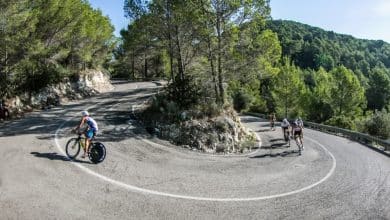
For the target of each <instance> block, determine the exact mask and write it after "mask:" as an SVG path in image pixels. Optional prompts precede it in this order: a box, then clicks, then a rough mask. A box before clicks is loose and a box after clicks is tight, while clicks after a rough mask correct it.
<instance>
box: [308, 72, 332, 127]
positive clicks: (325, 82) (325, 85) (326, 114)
mask: <svg viewBox="0 0 390 220" xmlns="http://www.w3.org/2000/svg"><path fill="white" fill-rule="evenodd" d="M311 74H312V76H313V81H314V82H313V83H314V85H313V87H312V88H311V91H310V92H308V96H309V100H308V101H307V102H305V103H307V105H306V106H305V109H306V113H307V119H308V120H310V121H314V122H324V121H326V120H328V119H330V118H331V117H332V108H331V106H330V104H329V103H330V101H331V99H332V97H331V94H330V90H331V86H332V82H333V79H332V75H331V74H330V73H328V72H326V71H325V69H323V68H320V69H319V70H318V71H316V72H312V73H311Z"/></svg>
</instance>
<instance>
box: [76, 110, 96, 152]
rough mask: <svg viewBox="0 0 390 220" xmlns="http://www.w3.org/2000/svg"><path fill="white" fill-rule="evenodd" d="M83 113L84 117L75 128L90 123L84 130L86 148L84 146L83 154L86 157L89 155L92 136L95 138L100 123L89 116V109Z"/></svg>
mask: <svg viewBox="0 0 390 220" xmlns="http://www.w3.org/2000/svg"><path fill="white" fill-rule="evenodd" d="M81 115H82V116H83V117H82V118H81V122H80V125H78V126H77V127H76V128H75V130H77V129H79V128H81V127H83V125H84V124H87V125H88V127H87V128H86V129H85V131H84V135H85V148H84V154H83V156H81V157H82V158H85V156H86V155H87V152H88V149H89V144H90V142H91V140H92V138H94V137H95V136H96V133H97V131H98V125H97V123H96V121H95V120H94V119H93V118H91V117H89V113H88V112H87V111H82V112H81Z"/></svg>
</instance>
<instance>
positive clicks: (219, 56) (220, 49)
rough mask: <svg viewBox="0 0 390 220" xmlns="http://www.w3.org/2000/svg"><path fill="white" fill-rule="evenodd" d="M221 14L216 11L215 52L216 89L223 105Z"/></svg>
mask: <svg viewBox="0 0 390 220" xmlns="http://www.w3.org/2000/svg"><path fill="white" fill-rule="evenodd" d="M221 16H222V15H221V12H220V11H219V9H218V11H217V23H216V27H217V41H218V52H217V56H218V57H217V74H218V88H219V100H218V101H219V103H221V104H224V102H225V91H224V88H223V75H222V39H221V38H222V36H221V19H222V18H221Z"/></svg>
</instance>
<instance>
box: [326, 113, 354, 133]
mask: <svg viewBox="0 0 390 220" xmlns="http://www.w3.org/2000/svg"><path fill="white" fill-rule="evenodd" d="M325 124H327V125H331V126H335V127H339V128H345V129H349V130H356V126H355V123H354V120H353V119H352V118H350V117H347V116H345V115H340V116H334V117H332V118H330V119H329V120H328V121H326V123H325Z"/></svg>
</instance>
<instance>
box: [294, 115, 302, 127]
mask: <svg viewBox="0 0 390 220" xmlns="http://www.w3.org/2000/svg"><path fill="white" fill-rule="evenodd" d="M295 122H296V123H297V124H298V126H300V127H302V128H303V121H302V119H301V117H298V118H297V119H295Z"/></svg>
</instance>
